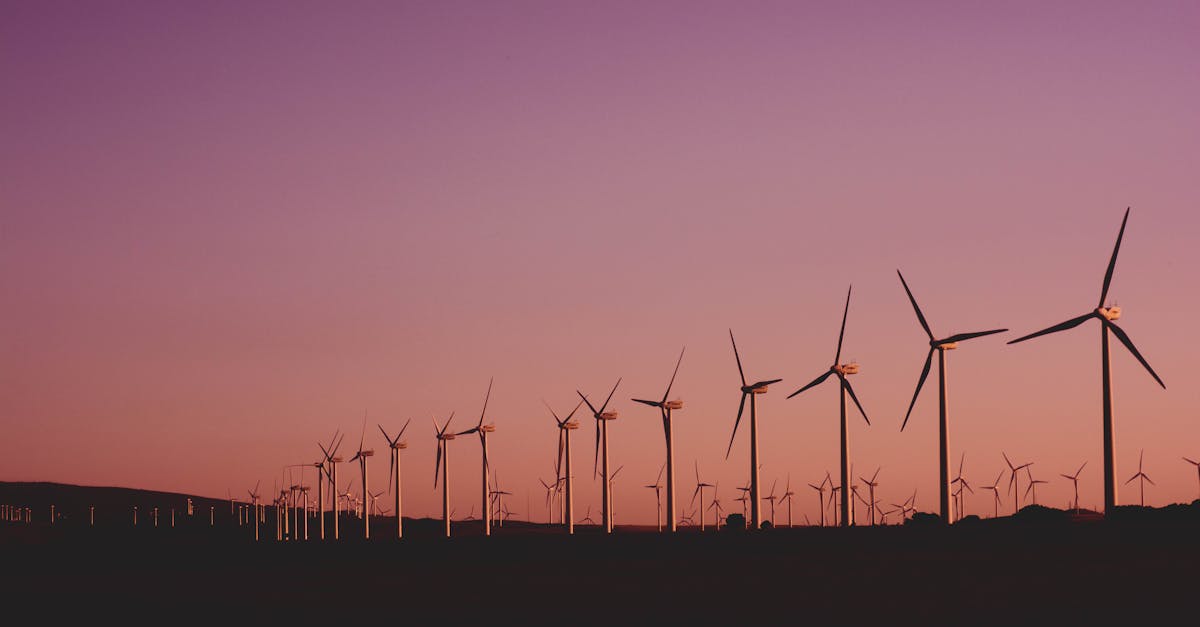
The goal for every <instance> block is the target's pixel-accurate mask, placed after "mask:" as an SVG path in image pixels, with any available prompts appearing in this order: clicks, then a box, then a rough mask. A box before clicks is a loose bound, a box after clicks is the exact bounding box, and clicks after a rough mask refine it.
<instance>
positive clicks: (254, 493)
mask: <svg viewBox="0 0 1200 627" xmlns="http://www.w3.org/2000/svg"><path fill="white" fill-rule="evenodd" d="M259 483H262V482H261V481H256V482H255V483H254V489H253V490H246V493H247V494H249V495H250V504H251V505H252V506H253V507H254V539H255V541H257V540H258V484H259ZM133 524H135V525H136V524H137V508H136V507H134V508H133Z"/></svg>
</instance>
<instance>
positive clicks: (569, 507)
mask: <svg viewBox="0 0 1200 627" xmlns="http://www.w3.org/2000/svg"><path fill="white" fill-rule="evenodd" d="M542 404H543V405H545V406H546V409H549V410H550V415H552V416H554V422H555V424H557V425H558V463H557V464H556V465H555V468H556V470H555V474H556V475H557V476H558V478H559V480H562V481H564V484H563V486H564V487H563V503H564V505H563V508H564V512H565V515H566V516H565V518H566V523H567V533H568V534H573V533H575V500H574V499H573V498H572V495H571V487H572V485H573V484H574V475H572V474H571V432H572V431H574V430H576V429H578V428H579V423H578V422H575V421H574V420H571V418H572V417H574V416H575V412H577V411H579V408H580V406H582V405H583V401H579V402H578V403H576V404H575V409H572V410H571V413H569V414H567V417H566V418H563V419H561V420H560V419H559V417H558V414H556V413H555V412H554V409H553V408H552V407H550V404H549V403H547V402H546V401H545V399H543V400H542ZM564 460H565V461H566V464H567V468H566V470H567V471H566V474H563V472H562V470H563V461H564Z"/></svg>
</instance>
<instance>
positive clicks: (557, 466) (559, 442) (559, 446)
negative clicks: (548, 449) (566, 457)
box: [554, 429, 566, 479]
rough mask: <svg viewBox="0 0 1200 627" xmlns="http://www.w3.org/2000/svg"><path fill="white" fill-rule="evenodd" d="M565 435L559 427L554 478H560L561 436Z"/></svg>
mask: <svg viewBox="0 0 1200 627" xmlns="http://www.w3.org/2000/svg"><path fill="white" fill-rule="evenodd" d="M565 437H566V435H565V434H563V430H562V429H559V430H558V460H557V461H555V462H554V478H555V479H561V478H562V456H563V438H565Z"/></svg>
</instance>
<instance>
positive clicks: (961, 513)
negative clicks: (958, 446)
mask: <svg viewBox="0 0 1200 627" xmlns="http://www.w3.org/2000/svg"><path fill="white" fill-rule="evenodd" d="M966 459H967V454H966V453H963V454H962V456H961V457H959V458H958V476H957V477H955V478H954V480H953V481H951V482H950V483H951V484H955V483H957V484H958V492H957V493H956V496H957V497H958V507H957V510H958V513H957V518H965V517H966V515H967V512H966V509H965V508H964V506H965V505H966V495H964V494H963V489H964V488H965V489H966V490H968V491H969V492H970V493H971V494H975V490H972V489H971V484H970V483H968V482H967V479H966V477H963V462H965V461H966Z"/></svg>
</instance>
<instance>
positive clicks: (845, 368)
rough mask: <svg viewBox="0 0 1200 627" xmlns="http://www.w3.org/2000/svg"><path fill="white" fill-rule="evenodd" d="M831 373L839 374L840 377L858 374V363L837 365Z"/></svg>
mask: <svg viewBox="0 0 1200 627" xmlns="http://www.w3.org/2000/svg"><path fill="white" fill-rule="evenodd" d="M833 371H834V372H837V373H838V374H841V375H842V376H845V375H851V374H858V363H857V362H851V363H848V364H839V365H837V366H834V367H833Z"/></svg>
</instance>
